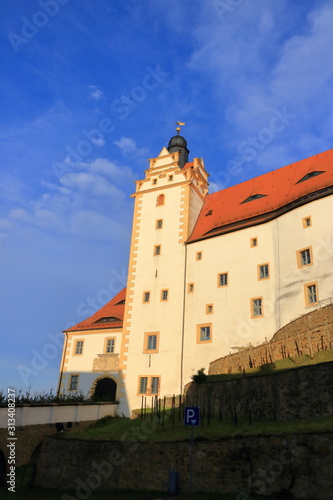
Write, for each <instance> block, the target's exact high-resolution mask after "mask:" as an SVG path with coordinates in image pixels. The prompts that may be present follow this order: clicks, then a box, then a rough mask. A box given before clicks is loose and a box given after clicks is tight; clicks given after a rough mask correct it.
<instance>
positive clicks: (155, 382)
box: [150, 377, 160, 394]
mask: <svg viewBox="0 0 333 500" xmlns="http://www.w3.org/2000/svg"><path fill="white" fill-rule="evenodd" d="M159 381H160V379H159V377H151V382H150V394H158V386H159Z"/></svg>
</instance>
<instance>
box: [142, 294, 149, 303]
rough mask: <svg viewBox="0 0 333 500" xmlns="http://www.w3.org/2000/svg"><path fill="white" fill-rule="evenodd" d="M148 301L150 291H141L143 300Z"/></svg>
mask: <svg viewBox="0 0 333 500" xmlns="http://www.w3.org/2000/svg"><path fill="white" fill-rule="evenodd" d="M149 301H150V292H143V302H145V303H147V302H149Z"/></svg>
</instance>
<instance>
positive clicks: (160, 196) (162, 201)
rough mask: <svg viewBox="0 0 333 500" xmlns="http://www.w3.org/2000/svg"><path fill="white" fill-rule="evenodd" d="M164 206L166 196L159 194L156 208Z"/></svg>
mask: <svg viewBox="0 0 333 500" xmlns="http://www.w3.org/2000/svg"><path fill="white" fill-rule="evenodd" d="M160 205H164V194H159V195H158V197H157V200H156V206H157V207H159V206H160Z"/></svg>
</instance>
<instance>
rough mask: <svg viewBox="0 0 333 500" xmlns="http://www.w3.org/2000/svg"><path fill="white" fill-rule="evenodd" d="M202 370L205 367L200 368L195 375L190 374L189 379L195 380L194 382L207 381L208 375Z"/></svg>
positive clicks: (201, 382)
mask: <svg viewBox="0 0 333 500" xmlns="http://www.w3.org/2000/svg"><path fill="white" fill-rule="evenodd" d="M204 372H205V369H204V368H200V370H198V372H197V374H196V375H192V377H191V379H192V380H193V382H195V383H196V384H203V383H204V382H207V377H208V375H206V374H205V373H204Z"/></svg>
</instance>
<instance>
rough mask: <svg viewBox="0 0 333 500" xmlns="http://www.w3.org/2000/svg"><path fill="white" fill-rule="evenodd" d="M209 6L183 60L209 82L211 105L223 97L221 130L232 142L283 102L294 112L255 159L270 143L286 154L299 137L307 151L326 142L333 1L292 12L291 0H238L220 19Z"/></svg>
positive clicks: (331, 96)
mask: <svg viewBox="0 0 333 500" xmlns="http://www.w3.org/2000/svg"><path fill="white" fill-rule="evenodd" d="M309 5H310V4H309ZM207 10H208V8H207V9H206V16H205V17H204V21H203V23H202V25H201V26H200V27H199V28H197V30H196V32H195V38H196V42H197V46H196V49H195V50H194V51H193V53H192V57H191V59H190V61H189V65H188V67H189V69H190V71H191V72H195V73H196V74H198V75H202V77H203V78H205V79H206V80H208V81H210V82H211V85H210V91H211V92H212V93H213V94H214V96H215V99H216V107H217V109H218V107H219V106H221V105H222V113H224V114H225V117H226V119H227V122H228V123H229V124H230V127H229V128H228V129H227V130H226V131H225V130H223V134H224V137H223V140H224V142H225V143H226V144H227V145H228V147H229V148H230V150H235V149H237V147H238V144H239V143H240V142H241V141H242V140H246V137H247V136H248V135H252V134H258V133H259V131H260V130H261V128H262V127H267V124H268V123H269V120H270V117H271V116H272V110H273V109H274V108H278V109H281V108H283V107H286V108H287V110H288V112H289V113H291V114H294V115H296V118H295V119H294V120H293V121H292V123H291V125H290V126H289V125H288V126H286V127H285V130H284V131H283V132H282V133H280V134H276V136H275V137H274V141H272V144H270V145H268V147H267V148H266V149H265V154H263V155H261V154H258V157H257V159H258V161H260V163H262V162H263V161H264V158H267V159H268V156H269V153H268V150H269V149H271V151H272V157H273V148H276V151H279V152H280V154H279V159H280V158H281V159H282V161H283V158H284V159H285V160H287V162H288V161H289V160H290V158H291V154H290V151H293V152H295V145H298V144H299V146H300V147H301V146H302V147H303V148H304V149H302V150H300V155H303V156H304V157H305V156H306V155H310V154H314V153H315V152H316V151H318V150H324V149H327V145H328V144H330V141H331V135H332V133H331V131H332V126H331V124H332V121H333V110H332V109H330V108H328V107H327V102H330V101H332V100H333V85H332V83H333V65H332V47H333V30H332V25H333V5H332V4H331V3H330V2H326V3H322V4H321V5H320V7H318V3H316V4H315V5H314V6H312V5H310V6H309V7H308V8H307V9H305V10H304V11H298V12H297V16H296V15H294V16H292V17H290V15H289V14H290V5H289V3H288V2H279V3H271V4H265V5H263V4H262V3H261V2H259V1H257V0H253V2H251V3H249V2H241V3H240V4H239V6H237V7H236V6H235V8H234V9H233V10H232V12H231V11H230V13H228V16H227V15H226V16H225V19H224V21H223V22H222V23H221V20H220V19H212V17H209V16H207ZM306 12H307V14H306ZM238 33H241V36H238ZM300 131H302V134H305V135H306V134H309V136H311V138H312V140H311V141H310V143H306V142H304V141H301V140H300V139H299V135H300ZM282 144H283V145H284V148H285V151H282V150H281V148H280V146H282ZM296 147H297V146H296ZM311 147H313V148H315V150H314V149H311ZM261 156H262V157H261ZM259 159H260V160H259ZM271 163H272V162H271V161H269V164H270V165H271ZM282 164H283V163H282ZM276 166H279V163H277V164H276Z"/></svg>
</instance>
